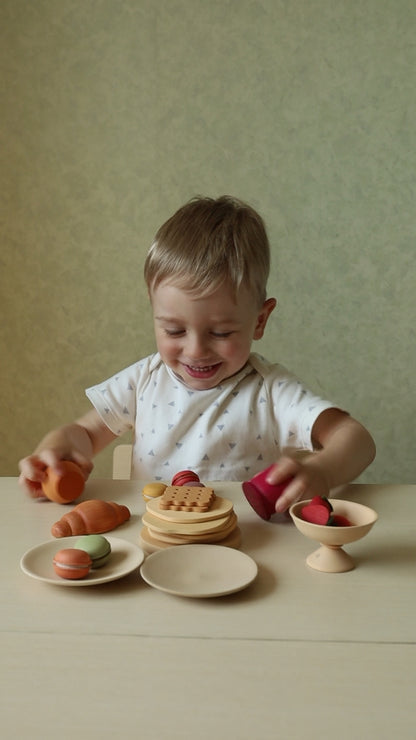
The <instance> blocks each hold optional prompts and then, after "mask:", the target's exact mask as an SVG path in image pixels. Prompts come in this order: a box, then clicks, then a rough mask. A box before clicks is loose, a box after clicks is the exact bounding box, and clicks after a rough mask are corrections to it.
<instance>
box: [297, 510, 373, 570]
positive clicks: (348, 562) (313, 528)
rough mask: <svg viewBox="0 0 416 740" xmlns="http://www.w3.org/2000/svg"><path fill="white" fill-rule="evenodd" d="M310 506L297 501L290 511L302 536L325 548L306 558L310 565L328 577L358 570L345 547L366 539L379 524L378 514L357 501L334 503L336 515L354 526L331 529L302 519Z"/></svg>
mask: <svg viewBox="0 0 416 740" xmlns="http://www.w3.org/2000/svg"><path fill="white" fill-rule="evenodd" d="M308 503H309V501H297V502H296V503H295V504H292V506H291V507H290V510H289V513H290V516H291V517H292V519H293V521H294V523H295V525H296V527H297V529H298V530H299V532H301V533H302V534H303V535H304V536H305V537H309V539H311V540H316V541H317V542H319V543H320V544H321V547H319V548H318V549H317V550H315V551H314V552H313V553H311V555H309V556H308V557H307V558H306V562H307V564H308V565H309V566H310V567H311V568H314V569H315V570H320V571H322V572H324V573H344V572H345V571H348V570H352V569H353V568H355V564H354V561H353V559H352V557H351V556H350V555H349V554H348V553H346V552H345V551H344V550H343V545H347V544H348V543H350V542H355V541H356V540H360V539H361V538H362V537H365V535H366V534H367V533H368V532H369V531H370V529H371V528H372V526H373V524H375V522H376V521H377V518H378V516H377V513H376V512H375V511H374V510H373V509H370V508H369V507H368V506H364V505H363V504H357V503H355V502H354V501H341V500H338V499H330V503H331V505H332V507H333V510H334V514H342V515H343V516H345V517H347V519H348V520H349V521H350V522H351V525H350V526H349V527H331V526H328V525H324V524H312V523H311V522H306V521H305V520H304V519H301V516H300V512H301V509H302V508H303V507H304V506H306V504H308Z"/></svg>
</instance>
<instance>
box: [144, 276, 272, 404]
mask: <svg viewBox="0 0 416 740" xmlns="http://www.w3.org/2000/svg"><path fill="white" fill-rule="evenodd" d="M151 301H152V308H153V318H154V325H155V334H156V344H157V348H158V351H159V353H160V355H161V358H162V360H163V362H164V363H165V364H166V365H168V367H170V368H171V370H172V371H173V372H174V373H175V374H176V375H178V376H179V377H180V378H181V379H182V380H183V382H184V383H186V385H187V386H189V387H190V388H193V389H194V390H207V389H208V388H214V387H215V386H217V385H219V384H220V383H221V382H222V381H223V380H225V378H229V377H230V376H231V375H234V374H235V373H237V372H238V371H239V370H241V368H242V367H244V365H245V364H246V362H247V359H248V356H249V354H250V349H251V343H252V341H253V339H260V337H261V336H262V335H263V331H264V328H265V326H266V322H267V319H268V317H269V315H270V313H271V312H272V310H273V308H274V307H275V305H276V301H275V300H274V298H269V299H268V300H267V301H265V303H264V304H263V306H262V307H261V308H260V309H259V308H256V306H255V303H254V299H253V297H252V296H251V294H250V293H249V292H248V290H247V289H246V288H242V289H241V290H240V291H239V293H238V296H237V300H236V301H235V300H234V298H233V295H232V293H231V291H229V290H227V288H226V287H225V286H223V287H220V288H218V289H217V290H215V291H214V292H212V293H210V294H209V295H204V296H203V297H198V296H197V295H196V294H195V293H194V292H189V291H186V290H184V289H183V288H179V287H176V286H175V285H174V284H173V283H170V282H169V281H167V280H165V281H163V282H162V283H160V284H159V285H158V286H157V287H156V288H155V289H154V290H152V292H151Z"/></svg>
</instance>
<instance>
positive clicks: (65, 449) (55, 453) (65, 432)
mask: <svg viewBox="0 0 416 740" xmlns="http://www.w3.org/2000/svg"><path fill="white" fill-rule="evenodd" d="M92 455H93V450H92V444H91V440H90V438H89V436H88V434H87V433H86V431H85V429H83V428H82V427H80V426H79V425H78V424H70V425H68V426H65V427H61V428H60V429H55V430H53V431H52V432H50V433H49V434H48V435H47V436H46V437H45V438H44V439H43V440H42V442H41V443H40V444H39V445H38V447H37V448H36V450H35V451H34V452H33V454H32V455H28V457H24V458H23V459H22V460H20V462H19V469H20V476H19V484H20V485H21V486H22V488H23V489H24V490H25V491H26V493H28V494H29V495H30V496H32V498H40V497H43V495H44V494H43V489H42V483H43V481H45V480H46V476H47V473H46V470H47V468H49V467H51V468H53V469H54V470H56V472H57V473H59V472H60V470H59V465H60V462H61V460H72V462H74V463H76V464H77V465H78V466H79V467H80V468H81V470H82V472H83V474H84V476H85V479H87V478H88V476H89V474H90V473H91V471H92V469H93V463H92Z"/></svg>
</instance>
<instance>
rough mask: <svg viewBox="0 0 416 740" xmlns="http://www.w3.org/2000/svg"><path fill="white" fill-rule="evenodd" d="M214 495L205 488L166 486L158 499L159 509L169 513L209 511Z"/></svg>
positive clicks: (210, 490) (212, 491)
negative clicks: (166, 510) (169, 511)
mask: <svg viewBox="0 0 416 740" xmlns="http://www.w3.org/2000/svg"><path fill="white" fill-rule="evenodd" d="M214 499H215V493H214V490H213V489H212V488H207V487H206V486H167V487H166V488H165V490H164V492H163V494H162V496H160V497H159V508H160V509H170V510H171V511H209V509H210V508H211V506H212V502H213V501H214Z"/></svg>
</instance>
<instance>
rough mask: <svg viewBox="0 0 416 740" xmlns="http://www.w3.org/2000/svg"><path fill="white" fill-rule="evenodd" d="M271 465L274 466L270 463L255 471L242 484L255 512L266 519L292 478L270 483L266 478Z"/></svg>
mask: <svg viewBox="0 0 416 740" xmlns="http://www.w3.org/2000/svg"><path fill="white" fill-rule="evenodd" d="M272 467H274V466H273V465H270V466H269V467H268V468H266V469H265V470H262V471H261V472H260V473H257V475H255V476H254V477H253V478H252V479H251V480H248V481H244V483H243V484H242V485H243V491H244V495H245V497H246V499H247V501H248V502H249V504H250V506H251V507H252V508H253V509H254V511H255V512H256V514H258V515H259V516H261V518H262V519H266V520H268V519H270V517H271V516H272V515H273V514H275V513H276V509H275V503H276V501H277V499H278V498H279V496H281V495H282V493H283V491H284V490H285V488H286V486H287V485H288V483H290V481H291V480H292V478H288V479H287V480H285V481H284V482H283V483H278V484H277V485H271V484H270V483H268V482H267V480H266V478H267V475H268V473H269V470H271V468H272Z"/></svg>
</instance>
